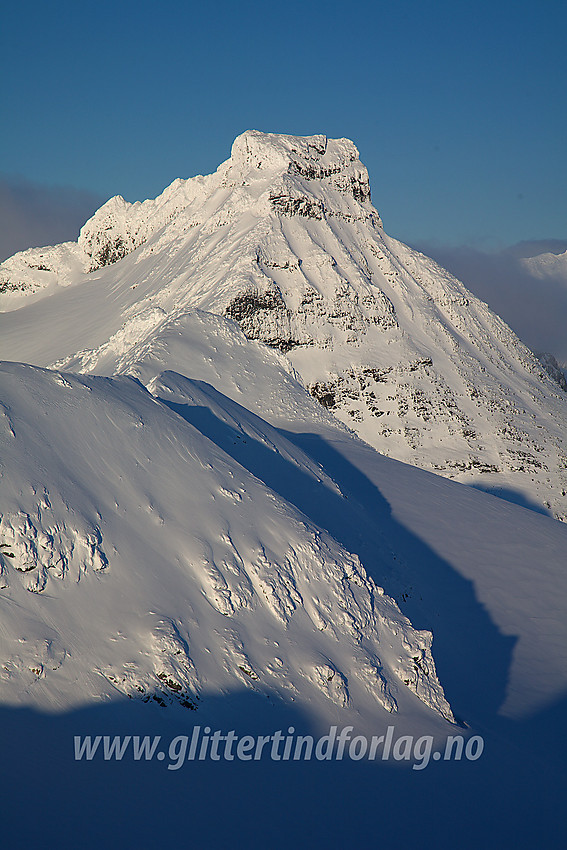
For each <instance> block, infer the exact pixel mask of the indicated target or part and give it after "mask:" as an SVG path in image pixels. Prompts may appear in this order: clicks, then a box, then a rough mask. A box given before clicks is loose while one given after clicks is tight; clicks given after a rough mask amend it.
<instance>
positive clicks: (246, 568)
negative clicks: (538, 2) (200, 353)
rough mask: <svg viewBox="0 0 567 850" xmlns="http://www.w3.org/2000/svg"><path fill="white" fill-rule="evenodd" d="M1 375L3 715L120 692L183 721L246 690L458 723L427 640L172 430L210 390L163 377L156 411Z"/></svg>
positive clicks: (117, 392)
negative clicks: (219, 697) (174, 703)
mask: <svg viewBox="0 0 567 850" xmlns="http://www.w3.org/2000/svg"><path fill="white" fill-rule="evenodd" d="M0 374H1V382H0V398H1V399H2V411H3V416H2V430H1V432H0V434H1V448H0V457H1V467H0V475H1V477H0V482H1V484H2V500H1V505H0V512H1V519H0V562H1V567H2V577H1V578H2V581H1V584H2V588H1V591H0V605H2V608H3V620H2V630H3V642H2V658H1V671H2V672H1V673H0V695H1V698H2V699H3V700H4V701H9V702H14V703H31V704H36V705H39V706H45V707H55V706H62V705H66V706H68V705H72V704H77V703H80V702H82V701H83V700H85V699H99V698H104V697H108V696H111V695H112V694H113V693H115V692H116V691H117V692H119V693H123V694H126V695H128V696H130V697H139V698H141V699H146V700H147V699H152V700H156V701H157V702H159V703H160V704H164V705H165V704H167V702H170V701H171V700H180V701H181V702H182V703H183V704H184V705H186V706H187V707H188V708H192V709H196V708H198V706H199V704H200V701H201V699H202V698H203V696H204V695H206V694H212V693H221V692H223V691H228V692H230V691H236V690H239V689H242V688H251V689H253V690H254V691H256V692H257V693H260V694H264V695H265V696H269V695H279V696H280V697H281V698H283V699H288V698H293V699H294V700H296V701H299V702H301V703H303V704H305V706H307V707H308V708H309V710H311V711H312V712H313V713H314V714H315V715H316V716H319V717H325V716H331V715H330V714H329V708H328V707H326V706H328V705H329V704H332V705H335V706H337V707H339V708H341V709H344V710H347V709H348V710H350V709H351V708H352V710H353V711H356V712H360V713H361V714H362V716H363V717H366V722H370V718H371V717H372V714H373V713H375V712H376V711H380V710H381V709H385V710H386V711H388V712H396V711H397V710H398V709H399V708H400V709H406V710H407V707H408V706H411V705H412V700H415V698H416V697H417V698H418V699H419V700H420V701H421V703H423V704H424V706H427V707H428V708H429V709H432V710H433V712H434V713H437V714H438V715H441V716H442V717H444V718H447V719H449V720H450V719H452V714H451V710H450V708H449V705H448V703H447V701H446V699H445V697H444V695H443V691H442V688H441V686H440V684H439V682H438V680H437V677H436V673H435V666H434V663H433V658H432V655H431V635H430V634H429V633H427V632H423V631H416V630H415V629H414V628H413V627H412V625H411V623H410V622H409V620H408V619H407V617H405V616H404V615H403V614H402V613H401V611H400V609H399V608H398V606H397V605H396V603H395V602H394V600H393V599H391V598H390V597H389V596H387V595H386V594H385V593H384V591H383V590H382V589H381V588H380V587H378V586H377V585H376V584H375V583H374V582H373V581H372V580H371V579H370V578H369V577H368V575H367V574H366V571H365V569H364V567H363V566H362V564H361V563H360V560H359V559H358V557H357V556H356V555H353V554H351V553H349V552H348V551H347V550H345V549H344V547H342V546H341V545H339V543H337V542H336V540H334V539H333V538H332V537H331V536H330V535H329V534H328V533H327V532H324V531H323V530H322V529H320V528H318V527H317V526H316V525H314V524H313V523H312V522H311V521H310V520H309V519H308V518H307V517H306V516H305V515H304V514H302V513H300V512H299V511H298V510H297V509H296V508H295V507H294V506H293V505H291V504H289V503H288V502H286V501H285V500H284V499H283V498H282V497H281V496H279V495H278V494H277V493H276V492H274V491H273V490H271V489H270V488H269V487H267V486H266V485H265V484H264V483H262V482H261V481H259V480H258V478H256V477H254V476H253V475H252V474H250V473H249V472H248V471H247V470H246V469H245V468H244V467H243V466H241V465H240V464H239V463H238V462H237V461H235V460H234V459H233V458H232V457H231V456H230V455H229V454H227V453H225V452H224V451H223V450H222V449H221V448H219V447H218V446H217V445H216V444H215V443H214V442H212V441H211V440H209V439H208V438H207V437H206V436H204V435H203V434H202V433H201V432H200V431H198V430H197V429H196V428H195V427H194V426H193V425H192V424H190V422H189V421H188V417H185V416H183V409H182V407H183V405H186V406H187V405H192V406H195V404H197V403H198V404H199V406H200V408H201V409H204V407H205V406H206V405H207V399H208V397H209V396H208V395H207V386H208V385H202V387H201V389H199V386H198V385H194V384H192V383H191V382H188V381H187V379H183V378H182V376H176V375H175V373H168V375H167V376H165V378H164V379H161V378H158V379H156V381H155V382H154V384H153V391H154V393H155V394H156V396H157V395H159V396H162V397H163V399H164V400H159V399H158V398H156V397H155V396H153V395H151V394H150V393H149V392H148V391H147V390H146V389H145V388H144V387H143V386H142V385H141V384H140V383H139V382H138V381H136V380H135V379H132V378H125V377H118V378H112V379H109V378H103V377H79V376H76V375H72V374H70V373H67V374H63V373H61V372H58V371H50V370H44V369H37V368H32V367H30V366H24V365H18V364H9V363H6V364H2V367H1V370H0ZM168 388H169V395H168ZM184 388H185V389H187V388H189V389H191V388H192V395H191V394H190V393H187V392H185V394H183V390H184ZM210 393H213V394H214V391H213V390H212V388H210ZM173 398H175V399H176V404H177V405H178V409H177V410H176V409H174V405H173V403H172V399H173ZM209 409H210V410H211V415H214V413H213V411H214V401H211V402H210V403H209ZM256 436H258V437H259V436H260V435H259V432H258V433H257V435H256ZM274 439H275V440H278V437H277V435H276V432H274ZM278 442H281V439H279V440H278ZM269 451H278V449H277V446H276V444H275V443H272V445H271V447H270V448H269ZM294 454H295V457H294V458H293V459H292V457H291V454H290V455H289V462H290V463H295V464H296V465H297V464H299V467H301V469H302V470H303V471H304V473H305V474H306V475H308V476H309V477H310V479H311V480H312V481H314V482H315V484H316V486H317V487H319V488H321V490H323V489H325V488H331V490H332V492H333V493H335V495H336V497H337V498H342V496H341V495H340V492H339V491H338V490H337V488H336V485H334V484H333V482H332V481H331V480H330V479H327V478H326V476H325V474H324V472H323V471H322V470H320V469H318V468H317V467H316V466H315V465H314V464H313V462H312V461H309V460H308V459H307V458H304V457H303V456H302V455H301V453H299V452H297V450H296V451H295V452H294ZM303 463H304V464H305V466H304V467H303Z"/></svg>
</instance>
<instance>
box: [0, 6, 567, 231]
mask: <svg viewBox="0 0 567 850" xmlns="http://www.w3.org/2000/svg"><path fill="white" fill-rule="evenodd" d="M566 24H567V6H566V5H565V3H564V2H555V0H542V2H541V3H539V4H535V3H533V2H530V3H527V2H523V0H516V2H507V0H506V1H504V0H493V2H491V3H488V2H484V0H480V2H458V0H457V1H456V0H453V2H445V0H440V2H429V3H428V2H417V0H397V2H395V3H393V2H389V3H384V2H380V0H377V2H363V0H354V2H351V3H350V4H344V3H333V2H332V0H329V1H328V2H320V1H319V0H307V2H296V0H290V2H286V3H285V4H282V3H280V4H278V3H259V2H241V3H234V2H226V0H220V2H216V3H214V4H213V5H208V6H207V7H205V6H204V5H203V4H202V3H199V4H197V3H193V2H170V0H164V2H161V3H159V4H157V3H147V2H140V1H139V0H138V2H131V0H123V2H120V0H115V2H112V3H110V2H107V0H97V2H91V0H85V1H84V2H82V3H76V2H74V3H70V2H68V0H59V2H58V3H45V2H44V0H42V2H26V0H22V1H21V2H20V3H19V4H15V3H12V4H10V5H9V6H5V8H4V10H3V32H4V36H3V44H2V51H1V63H2V80H3V92H2V104H3V105H2V113H3V120H2V134H1V140H0V152H1V160H0V170H1V171H2V172H3V176H4V178H5V180H8V181H11V185H12V186H13V185H14V181H16V182H17V179H19V178H25V180H26V181H27V184H26V185H27V186H28V189H29V186H30V185H34V186H35V185H37V184H39V186H44V187H46V186H49V187H50V191H51V192H52V193H56V187H67V190H66V191H67V192H69V188H73V187H74V188H75V189H77V190H81V191H82V192H83V194H84V193H85V192H86V193H91V194H92V195H93V196H101V197H102V199H103V200H104V199H106V198H107V197H109V196H111V195H113V194H118V193H120V194H123V195H124V196H125V197H126V198H127V199H128V200H136V199H142V198H146V197H154V196H155V195H156V194H158V193H159V192H160V191H161V190H162V189H163V188H164V187H165V186H166V185H168V184H169V183H170V182H171V181H172V180H173V179H174V178H175V177H178V176H180V177H188V176H191V175H193V174H196V173H208V172H210V171H213V170H214V169H215V168H216V167H217V165H218V164H219V163H220V162H221V161H222V160H223V159H226V158H227V156H228V155H229V153H230V146H231V143H232V140H233V139H234V137H235V136H236V135H238V134H239V133H240V132H242V131H243V130H245V129H247V128H249V127H252V128H256V129H261V130H266V131H272V132H286V133H297V134H300V135H305V134H311V133H321V132H322V133H326V134H327V135H328V136H348V137H349V138H352V139H353V140H354V141H355V143H356V144H357V145H358V147H359V149H360V152H361V158H362V159H363V161H364V162H365V163H366V165H367V166H368V168H369V171H370V175H371V183H372V189H373V200H374V203H375V205H376V207H377V208H378V210H379V212H380V213H381V214H382V216H383V219H384V224H385V228H386V230H387V231H388V232H389V233H391V234H392V235H395V236H398V237H399V238H401V239H403V240H404V241H410V242H411V241H422V242H423V241H438V242H439V243H441V244H450V245H451V244H452V245H457V244H462V243H465V244H468V245H475V246H480V247H497V246H499V245H504V244H511V243H514V242H517V241H519V240H522V239H543V238H565V236H566V231H567V228H566V216H565V209H566V204H565V200H566V196H567V191H566V190H567V169H566V168H565V152H566V151H567V117H566V110H565V88H566V83H567V51H565V46H564V33H565V25H566ZM93 208H94V207H93ZM70 238H72V237H70Z"/></svg>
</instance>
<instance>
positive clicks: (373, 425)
mask: <svg viewBox="0 0 567 850" xmlns="http://www.w3.org/2000/svg"><path fill="white" fill-rule="evenodd" d="M85 272H86V274H85ZM70 283H76V284H82V283H84V284H85V286H84V287H82V286H81V287H80V293H79V292H78V291H77V292H76V293H75V294H71V293H69V299H70V300H69V301H68V302H67V301H65V303H63V304H61V305H60V306H59V305H58V302H57V301H56V300H55V301H52V302H51V304H52V311H51V313H52V320H51V321H50V322H46V321H45V318H44V317H45V314H46V310H47V312H50V311H49V310H48V308H47V303H46V302H45V301H44V303H43V305H42V307H41V309H39V305H37V307H38V311H37V321H39V322H41V323H42V332H41V334H40V337H38V338H34V339H32V338H30V337H29V335H27V328H28V327H29V313H28V314H26V312H25V311H23V313H22V314H21V319H20V318H18V317H16V316H15V315H12V317H11V319H10V320H8V319H6V322H5V324H4V328H3V330H2V334H3V338H2V340H1V345H0V352H2V353H3V356H4V357H6V358H11V359H15V358H18V359H20V360H24V361H32V362H34V363H37V364H38V365H42V366H53V365H55V366H56V367H57V368H58V369H64V370H71V371H78V372H83V373H86V372H95V373H98V374H113V373H124V372H127V373H129V374H133V375H137V376H138V375H141V374H144V375H145V377H146V378H147V380H151V378H152V377H154V375H152V374H150V373H149V372H148V370H147V364H148V363H149V362H152V363H153V362H156V363H157V362H158V361H159V362H160V363H161V364H162V366H161V369H158V372H159V371H162V370H163V368H170V367H171V363H170V362H169V360H168V358H167V357H166V356H162V354H161V353H160V355H159V357H158V358H157V359H156V357H155V354H154V353H155V352H156V351H160V352H161V350H162V348H163V346H164V345H165V342H164V341H165V340H167V346H169V350H171V345H173V342H172V341H173V339H174V338H175V334H178V333H181V334H183V333H184V332H185V331H179V330H178V329H179V328H185V329H186V328H187V327H188V326H189V325H188V324H187V317H188V316H189V314H192V313H194V312H195V311H196V310H200V311H204V312H205V313H207V314H208V315H211V314H214V315H215V316H217V317H227V318H228V319H230V320H232V321H234V322H236V323H237V324H238V325H239V327H240V329H241V330H242V331H243V332H244V334H245V336H246V337H247V338H248V339H249V340H255V341H258V342H259V343H263V344H264V345H267V346H269V347H270V348H272V349H274V350H275V352H278V354H281V355H285V359H284V358H282V368H286V369H287V370H288V371H289V372H291V371H293V370H294V371H295V373H296V374H297V375H299V376H300V377H301V380H302V381H303V384H304V386H305V387H306V388H307V389H308V390H309V392H310V393H311V395H312V396H313V397H314V398H316V399H317V400H318V401H320V402H321V404H322V405H323V406H324V407H326V408H327V409H329V410H330V411H332V413H333V414H334V415H335V416H336V417H337V418H338V419H340V420H342V422H343V423H345V424H347V425H348V426H349V427H351V428H352V429H354V430H356V431H357V433H358V434H359V435H360V436H361V437H362V438H363V439H364V440H365V441H367V442H368V443H370V444H371V445H373V446H374V447H376V448H377V449H379V450H380V451H383V452H385V453H386V454H389V455H391V456H393V457H395V458H397V459H400V460H404V461H407V462H410V463H413V464H415V465H418V466H423V467H425V468H428V469H430V470H434V471H436V472H439V473H441V474H443V475H446V476H448V477H454V478H458V479H459V480H464V481H468V482H470V483H474V484H475V485H476V486H480V487H482V488H485V487H488V488H489V489H496V490H497V491H498V492H503V493H508V494H512V496H513V494H514V493H520V494H521V498H522V499H527V501H528V502H529V503H532V504H536V505H539V506H540V507H541V509H544V507H545V508H546V509H548V510H550V511H552V512H553V514H554V515H555V516H557V517H565V516H566V515H567V514H566V505H565V495H564V494H565V493H566V492H567V473H566V470H567V454H566V452H565V447H564V445H563V439H564V438H563V434H564V430H565V423H566V422H567V399H566V398H565V395H564V393H563V392H562V391H561V390H560V388H559V386H558V385H557V383H554V382H553V381H552V380H551V379H550V378H549V377H548V376H547V375H546V374H544V371H543V369H542V366H541V364H540V363H539V362H538V361H537V360H536V358H535V357H534V356H533V354H532V353H531V352H530V351H529V350H528V349H527V348H526V347H525V346H524V345H523V344H522V343H521V342H520V340H519V339H518V338H517V337H516V336H515V334H514V333H513V332H512V331H511V330H510V328H508V327H507V326H506V325H505V324H504V323H503V322H502V321H501V320H500V319H499V318H498V317H497V316H495V315H494V314H493V313H492V312H491V311H490V310H489V309H488V307H487V306H486V305H485V304H483V303H482V302H481V301H479V300H478V299H477V298H475V297H474V296H473V295H472V294H471V293H470V292H468V291H467V289H466V287H465V286H464V285H463V284H462V283H460V282H459V281H458V280H456V279H455V278H454V277H453V276H452V275H450V274H448V273H447V272H446V271H445V270H444V269H442V268H441V267H440V266H438V265H437V264H436V263H434V262H433V261H432V260H430V259H428V258H427V257H425V256H423V255H422V254H419V253H418V252H416V251H413V250H412V249H410V248H408V247H407V246H405V245H403V244H401V243H400V242H398V241H396V240H395V239H392V238H390V237H388V236H387V235H386V234H385V233H384V230H383V228H382V225H381V221H380V217H379V216H378V213H377V212H376V210H375V209H374V208H373V206H372V204H371V201H370V191H369V182H368V173H367V171H366V168H365V167H364V166H363V165H362V163H361V162H360V159H359V157H358V151H357V149H356V147H355V146H354V145H353V143H352V142H350V141H348V140H346V139H337V140H331V139H327V138H326V137H325V136H309V137H296V136H287V135H276V134H269V133H261V132H258V131H256V130H249V131H247V132H245V133H243V134H242V135H241V136H239V137H238V138H237V139H236V141H235V142H234V144H233V148H232V155H231V157H230V158H229V159H228V160H227V161H226V162H224V163H222V164H221V165H220V166H219V168H218V169H217V171H216V172H215V173H213V174H211V175H209V176H205V177H202V176H198V177H193V178H190V179H188V180H176V181H174V183H172V185H171V186H170V187H168V188H167V189H166V190H165V191H164V192H163V193H162V194H161V195H160V196H159V197H157V198H156V199H154V200H147V201H144V202H137V203H135V204H129V203H127V202H126V201H124V199H123V198H121V197H119V196H118V197H116V198H113V199H111V200H110V201H108V202H107V203H106V204H105V205H104V206H103V207H101V209H100V210H98V212H97V213H95V215H94V216H93V217H92V218H91V219H90V220H89V221H88V222H87V223H86V224H85V226H84V227H83V229H82V231H81V235H80V237H79V241H78V243H69V244H68V245H66V246H59V247H56V248H50V249H37V250H36V251H35V252H34V251H31V252H25V254H20V255H16V256H15V257H13V258H11V259H10V260H8V261H6V263H4V264H3V265H2V266H1V267H0V309H2V308H3V309H6V310H8V309H10V310H12V311H15V312H18V311H17V309H16V308H18V307H19V306H21V304H22V303H24V301H25V299H27V298H29V297H30V295H31V298H30V302H29V303H28V305H27V306H26V309H28V308H29V309H30V310H32V308H33V307H35V306H36V305H34V304H33V303H32V302H33V300H34V293H35V298H36V299H37V298H39V297H42V296H43V298H45V295H47V294H49V293H50V292H52V291H53V290H54V288H55V287H56V286H57V287H59V289H60V287H61V286H67V285H68V284H70ZM42 287H43V289H42ZM50 287H51V288H50ZM73 288H75V287H73ZM2 293H4V294H2ZM87 293H88V297H87ZM58 295H59V296H61V297H62V296H63V295H64V293H63V292H61V291H59V293H58ZM71 302H72V303H71ZM60 307H61V309H60ZM61 310H63V311H64V312H65V313H68V314H69V315H71V314H72V315H73V316H74V321H73V326H72V327H69V326H68V323H66V322H65V321H64V320H63V319H62V318H61V316H62V312H61ZM32 312H33V310H32ZM40 314H41V315H40ZM174 329H176V330H175V331H174ZM39 339H40V341H41V344H39ZM175 347H176V349H177V347H178V346H177V343H176V345H175ZM175 368H176V370H177V371H179V372H180V373H181V374H189V373H190V372H191V369H192V368H193V367H192V364H189V363H185V362H182V361H180V362H176V364H175ZM192 377H195V376H194V375H192Z"/></svg>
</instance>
